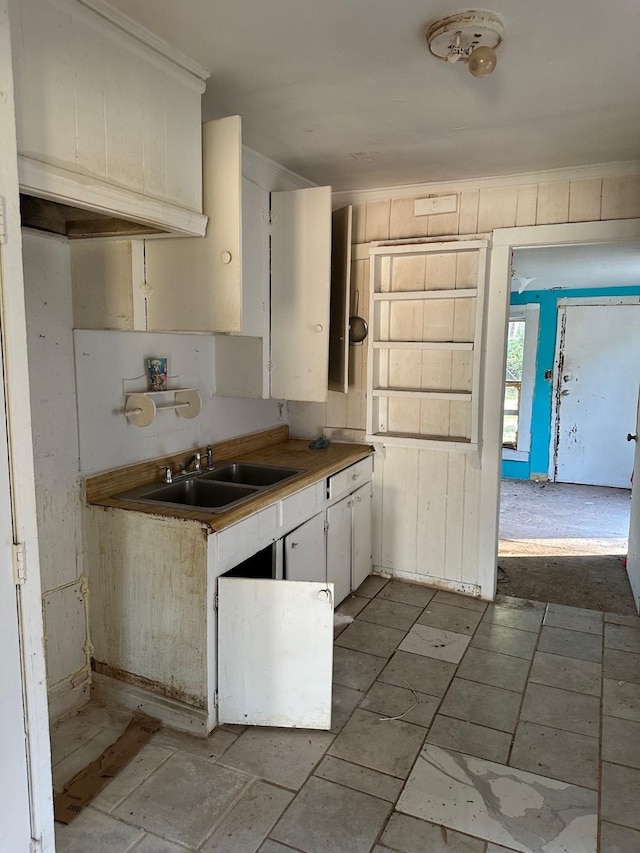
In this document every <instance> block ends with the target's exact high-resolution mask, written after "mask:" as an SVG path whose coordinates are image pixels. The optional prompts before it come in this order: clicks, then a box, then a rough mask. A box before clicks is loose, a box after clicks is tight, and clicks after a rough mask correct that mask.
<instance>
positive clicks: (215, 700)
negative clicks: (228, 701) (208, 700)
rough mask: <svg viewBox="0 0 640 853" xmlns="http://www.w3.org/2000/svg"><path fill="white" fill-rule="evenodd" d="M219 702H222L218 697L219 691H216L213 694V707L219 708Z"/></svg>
mask: <svg viewBox="0 0 640 853" xmlns="http://www.w3.org/2000/svg"><path fill="white" fill-rule="evenodd" d="M219 702H220V697H219V696H218V691H217V690H214V692H213V706H214V708H217V707H218V704H219Z"/></svg>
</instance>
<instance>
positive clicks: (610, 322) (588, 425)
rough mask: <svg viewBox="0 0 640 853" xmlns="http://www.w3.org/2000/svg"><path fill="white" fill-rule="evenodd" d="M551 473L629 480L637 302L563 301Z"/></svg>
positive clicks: (617, 482)
mask: <svg viewBox="0 0 640 853" xmlns="http://www.w3.org/2000/svg"><path fill="white" fill-rule="evenodd" d="M555 368H556V384H555V392H554V412H555V424H554V429H553V435H552V445H553V454H552V460H551V471H550V475H551V479H553V480H555V481H557V482H561V483H583V484H587V485H593V486H617V487H619V488H625V489H628V488H629V485H630V483H629V478H630V476H631V471H632V468H633V448H632V447H630V445H629V443H628V442H627V441H626V435H627V431H628V429H629V427H628V425H629V424H630V423H633V422H634V419H635V413H636V395H637V390H638V384H639V383H640V305H638V304H635V305H632V304H630V305H622V304H618V305H612V304H608V305H566V306H561V307H560V308H559V309H558V335H557V343H556V361H555Z"/></svg>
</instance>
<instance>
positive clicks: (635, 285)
mask: <svg viewBox="0 0 640 853" xmlns="http://www.w3.org/2000/svg"><path fill="white" fill-rule="evenodd" d="M511 268H512V276H511V294H510V300H509V302H510V310H509V319H508V327H507V348H506V368H505V377H504V406H503V419H502V466H501V488H500V518H499V537H498V576H497V591H498V592H499V593H503V594H505V595H509V596H515V597H521V598H531V599H535V600H544V601H549V602H553V603H557V604H566V605H571V606H577V607H586V608H590V609H601V610H606V611H609V612H617V613H635V603H634V597H633V593H632V591H631V587H630V584H629V580H628V577H627V571H626V555H627V549H628V534H629V523H630V504H631V481H630V479H631V472H632V470H633V465H634V450H635V445H634V443H633V442H632V441H627V433H628V432H629V430H630V429H631V430H633V427H634V424H635V422H636V406H637V399H638V397H637V395H638V387H639V385H640V244H638V243H598V244H582V245H555V246H553V245H551V246H536V247H527V248H523V249H514V251H513V254H512V264H511Z"/></svg>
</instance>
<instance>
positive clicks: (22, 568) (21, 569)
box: [11, 542, 27, 586]
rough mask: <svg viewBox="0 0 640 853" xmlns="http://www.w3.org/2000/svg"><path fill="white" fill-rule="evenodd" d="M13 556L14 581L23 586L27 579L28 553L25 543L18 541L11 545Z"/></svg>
mask: <svg viewBox="0 0 640 853" xmlns="http://www.w3.org/2000/svg"><path fill="white" fill-rule="evenodd" d="M11 552H12V556H13V578H14V583H15V584H16V585H18V586H21V585H22V584H23V583H24V582H25V581H26V579H27V555H26V551H25V548H24V543H22V542H18V543H17V544H14V545H12V546H11Z"/></svg>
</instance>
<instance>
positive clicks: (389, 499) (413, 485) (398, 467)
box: [382, 446, 419, 572]
mask: <svg viewBox="0 0 640 853" xmlns="http://www.w3.org/2000/svg"><path fill="white" fill-rule="evenodd" d="M385 454H386V458H385V461H384V495H383V507H384V514H383V518H382V528H383V531H382V565H383V567H385V568H387V569H399V570H401V571H404V572H415V571H416V568H417V562H416V559H417V553H416V552H417V531H418V503H419V501H418V499H417V498H418V494H419V491H418V485H419V483H418V465H417V462H418V451H416V450H414V449H413V448H405V447H392V446H387V447H386V448H385Z"/></svg>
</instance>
